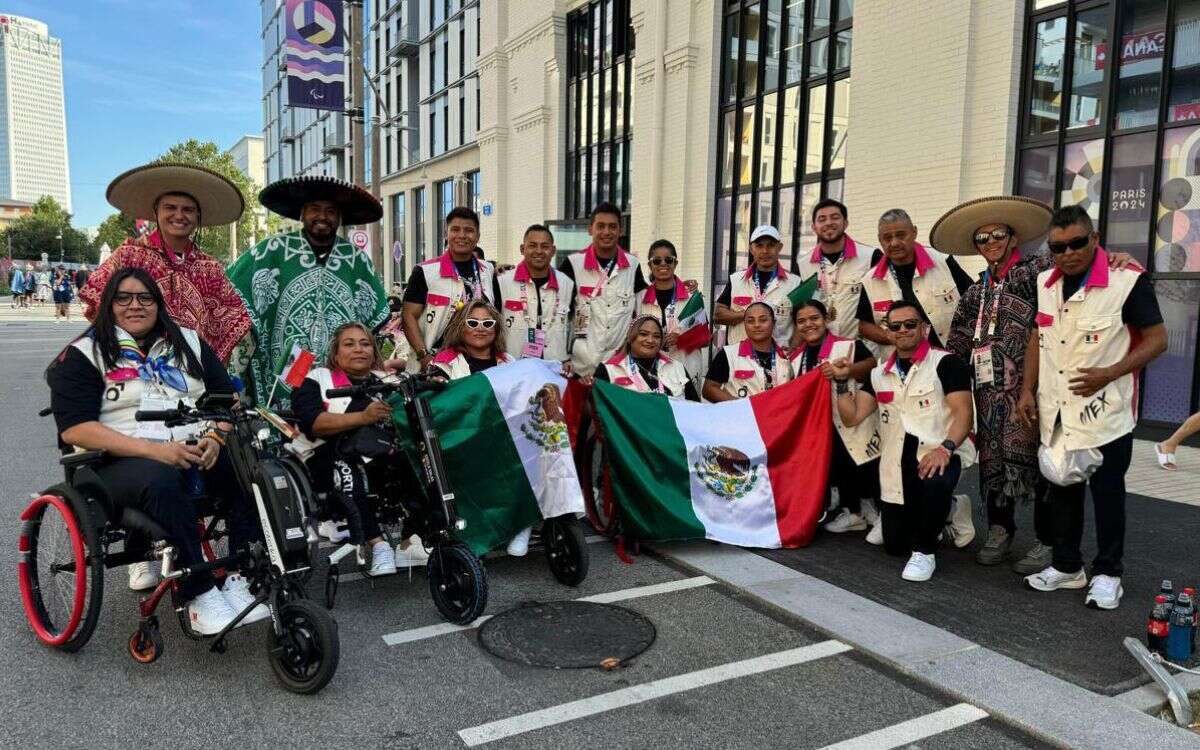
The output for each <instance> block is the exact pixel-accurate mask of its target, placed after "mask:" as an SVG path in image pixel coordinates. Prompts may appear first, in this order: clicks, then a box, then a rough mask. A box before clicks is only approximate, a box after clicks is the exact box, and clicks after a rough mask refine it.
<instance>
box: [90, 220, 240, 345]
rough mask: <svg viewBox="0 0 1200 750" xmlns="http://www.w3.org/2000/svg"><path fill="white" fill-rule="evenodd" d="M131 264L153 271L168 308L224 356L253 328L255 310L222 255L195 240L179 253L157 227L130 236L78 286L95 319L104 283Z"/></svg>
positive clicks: (172, 315)
mask: <svg viewBox="0 0 1200 750" xmlns="http://www.w3.org/2000/svg"><path fill="white" fill-rule="evenodd" d="M126 266H136V267H138V268H141V269H144V270H145V271H146V272H148V273H149V274H150V275H151V276H153V277H154V280H155V281H156V282H158V286H159V288H160V289H162V293H163V298H164V299H165V300H166V302H167V314H168V315H170V316H171V318H172V319H174V321H175V322H176V323H178V324H179V325H180V326H181V327H183V328H192V329H194V330H195V331H196V332H198V333H199V334H200V337H201V338H203V339H204V340H205V341H206V342H208V345H209V346H211V347H212V348H213V351H215V352H216V353H217V356H218V357H220V358H221V361H222V362H228V361H229V355H230V354H231V353H232V352H233V349H234V347H235V346H237V343H238V342H239V341H241V340H242V339H243V338H244V337H245V336H246V334H247V333H248V332H249V331H250V316H249V315H247V314H246V307H245V305H243V304H242V300H241V298H239V297H238V294H237V291H236V290H235V289H234V288H233V285H232V284H230V283H229V279H228V278H226V277H225V267H224V266H223V265H222V264H221V262H220V261H219V260H217V259H215V258H213V257H212V256H210V255H207V254H205V253H204V252H202V251H201V250H200V248H198V247H197V246H196V245H195V244H193V245H192V246H191V247H189V248H188V249H187V250H186V251H185V252H184V255H183V257H182V258H177V257H175V255H174V254H173V253H171V252H170V251H169V250H168V249H167V248H166V247H165V245H163V240H162V236H161V235H160V234H159V233H158V232H157V231H154V232H151V233H150V234H149V235H147V236H145V237H138V238H136V239H129V240H126V241H125V243H124V244H122V245H121V246H120V247H118V248H117V249H116V250H115V251H113V254H112V255H110V256H109V257H108V259H107V260H105V261H104V262H103V263H101V264H100V267H99V268H97V269H96V270H95V271H93V272H92V274H91V275H90V276H89V277H88V280H87V283H86V284H84V285H83V288H82V289H80V290H79V299H80V300H81V301H82V302H83V305H84V308H83V314H84V317H86V318H87V319H88V320H95V319H96V307H97V305H99V304H100V297H101V295H102V294H103V293H104V287H105V286H106V285H107V284H108V280H109V279H110V278H112V275H113V274H114V273H116V272H117V271H119V270H120V269H122V268H125V267H126Z"/></svg>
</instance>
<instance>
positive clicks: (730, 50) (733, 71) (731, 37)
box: [722, 13, 741, 102]
mask: <svg viewBox="0 0 1200 750" xmlns="http://www.w3.org/2000/svg"><path fill="white" fill-rule="evenodd" d="M740 23H741V15H740V14H738V13H733V14H731V15H728V16H725V49H726V54H727V56H726V58H725V95H724V96H723V97H722V98H723V100H724V101H727V102H731V101H733V99H734V97H735V96H736V95H737V74H738V48H739V46H740V43H741V40H740V38H739V37H738V26H739V24H740Z"/></svg>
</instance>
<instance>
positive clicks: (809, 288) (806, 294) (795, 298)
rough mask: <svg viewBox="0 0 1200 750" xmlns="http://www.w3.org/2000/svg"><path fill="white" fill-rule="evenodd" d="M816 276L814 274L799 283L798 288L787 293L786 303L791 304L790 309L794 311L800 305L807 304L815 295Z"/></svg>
mask: <svg viewBox="0 0 1200 750" xmlns="http://www.w3.org/2000/svg"><path fill="white" fill-rule="evenodd" d="M818 281H819V280H818V279H817V275H816V274H815V273H814V274H813V275H812V276H809V277H808V278H807V279H805V280H804V281H802V282H800V286H798V287H796V288H795V289H793V290H792V291H790V292H788V302H791V303H792V309H793V310H795V309H796V308H797V307H799V306H800V305H801V304H803V303H805V302H808V301H809V300H810V299H812V298H813V297H814V296H815V295H816V293H817V285H818Z"/></svg>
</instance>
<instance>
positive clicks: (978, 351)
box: [971, 344, 993, 385]
mask: <svg viewBox="0 0 1200 750" xmlns="http://www.w3.org/2000/svg"><path fill="white" fill-rule="evenodd" d="M971 366H972V367H973V368H974V370H975V384H976V385H991V384H992V376H993V371H992V345H991V344H987V345H985V346H979V347H976V348H975V349H974V350H973V351H972V352H971Z"/></svg>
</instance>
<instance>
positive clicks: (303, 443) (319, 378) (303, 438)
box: [288, 367, 392, 461]
mask: <svg viewBox="0 0 1200 750" xmlns="http://www.w3.org/2000/svg"><path fill="white" fill-rule="evenodd" d="M371 374H372V375H374V376H375V377H377V378H380V379H385V378H389V377H392V375H391V373H388V372H384V371H382V370H372V371H371ZM308 379H309V380H314V381H316V383H317V387H318V388H319V389H320V391H321V400H322V401H323V402H324V403H325V411H327V412H329V413H330V414H345V413H346V410H347V409H349V408H350V402H351V401H352V399H351V398H350V397H349V396H342V397H340V398H329V397H328V396H326V395H325V393H326V392H327V391H328V390H329V389H330V388H346V387H348V386H349V385H350V378H349V377H347V375H346V373H345V372H343V371H342V370H330V369H329V368H327V367H315V368H313V369H312V370H310V371H309V373H308ZM324 444H325V440H324V439H323V438H309V437H308V435H305V434H304V433H300V434H299V435H297V436H296V438H295V439H293V440H292V442H291V443H289V444H288V450H290V451H291V452H292V453H295V454H296V455H297V456H299V457H300V458H301V459H303V460H305V461H307V460H308V458H309V457H310V456H312V454H313V451H315V450H316V449H317V448H319V447H321V446H322V445H324Z"/></svg>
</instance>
